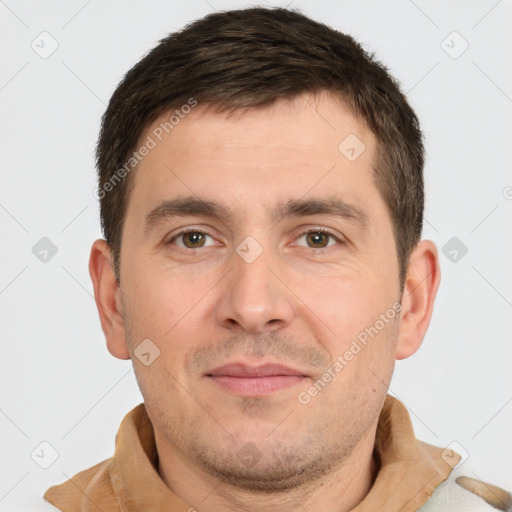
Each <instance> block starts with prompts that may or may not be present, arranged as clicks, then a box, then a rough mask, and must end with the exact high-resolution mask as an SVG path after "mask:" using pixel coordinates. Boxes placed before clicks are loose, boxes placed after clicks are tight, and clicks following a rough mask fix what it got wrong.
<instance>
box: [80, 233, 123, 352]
mask: <svg viewBox="0 0 512 512" xmlns="http://www.w3.org/2000/svg"><path fill="white" fill-rule="evenodd" d="M89 274H90V276H91V280H92V284H93V287H94V299H95V301H96V306H97V308H98V313H99V316H100V322H101V328H102V329H103V333H104V334H105V338H106V340H107V348H108V350H109V352H110V353H111V354H112V355H113V356H114V357H117V358H118V359H130V352H129V350H128V346H127V343H126V331H125V326H124V318H123V311H122V308H121V300H120V299H121V293H120V289H119V285H118V283H117V281H116V277H115V274H114V271H113V267H112V261H111V254H110V249H109V247H108V245H107V242H106V241H105V240H102V239H100V240H96V241H95V242H94V243H93V245H92V248H91V254H90V258H89Z"/></svg>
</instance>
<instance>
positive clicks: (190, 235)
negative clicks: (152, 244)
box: [169, 230, 213, 249]
mask: <svg viewBox="0 0 512 512" xmlns="http://www.w3.org/2000/svg"><path fill="white" fill-rule="evenodd" d="M206 238H210V239H212V237H211V236H210V235H208V234H207V233H204V232H202V231H192V230H191V231H181V232H180V233H178V234H177V235H175V236H173V237H172V238H171V240H169V244H174V243H176V245H177V246H178V247H182V248H184V249H201V248H202V247H207V245H213V244H211V243H210V244H206ZM212 240H213V239H212Z"/></svg>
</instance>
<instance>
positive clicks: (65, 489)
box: [43, 459, 118, 512]
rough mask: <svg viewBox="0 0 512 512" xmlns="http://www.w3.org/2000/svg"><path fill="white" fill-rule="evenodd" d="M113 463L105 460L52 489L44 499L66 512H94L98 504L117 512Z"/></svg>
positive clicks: (45, 494) (46, 493)
mask: <svg viewBox="0 0 512 512" xmlns="http://www.w3.org/2000/svg"><path fill="white" fill-rule="evenodd" d="M111 461H112V459H107V460H104V461H103V462H100V463H98V464H96V465H95V466H92V467H91V468H89V469H86V470H84V471H81V472H80V473H77V474H76V475H75V476H73V477H72V478H71V479H69V480H67V481H65V482H64V483H61V484H59V485H54V486H52V487H50V488H49V489H48V490H47V491H46V492H45V493H44V496H43V498H44V499H45V500H46V501H47V502H49V503H51V504H52V505H54V506H55V507H57V508H58V509H59V510H65V511H66V512H75V511H77V512H78V511H82V510H93V509H94V508H95V506H96V504H97V503H101V504H102V505H105V506H106V505H108V506H110V507H111V508H105V510H117V507H118V503H117V500H116V498H115V496H114V493H113V491H112V482H111V477H110V470H111ZM106 502H108V503H106ZM102 510H103V507H102Z"/></svg>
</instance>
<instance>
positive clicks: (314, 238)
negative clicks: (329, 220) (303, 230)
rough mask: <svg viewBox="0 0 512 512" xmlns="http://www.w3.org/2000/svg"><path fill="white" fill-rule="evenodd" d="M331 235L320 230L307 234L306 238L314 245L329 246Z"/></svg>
mask: <svg viewBox="0 0 512 512" xmlns="http://www.w3.org/2000/svg"><path fill="white" fill-rule="evenodd" d="M329 236H330V235H328V234H327V233H322V232H321V231H319V232H310V233H308V234H307V236H306V239H307V241H308V243H310V244H311V246H313V247H321V248H323V247H327V244H328V243H329Z"/></svg>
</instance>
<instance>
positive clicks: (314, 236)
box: [297, 230, 340, 249]
mask: <svg viewBox="0 0 512 512" xmlns="http://www.w3.org/2000/svg"><path fill="white" fill-rule="evenodd" d="M304 237H305V238H306V243H308V244H312V245H310V247H311V248H312V249H324V248H325V247H329V246H330V245H335V242H340V240H339V239H338V238H337V237H335V236H334V235H333V234H332V233H330V232H329V231H322V230H311V231H307V232H306V233H304V234H303V235H301V236H299V237H298V238H297V240H300V239H301V238H304ZM329 238H330V239H331V240H333V241H334V243H333V244H329Z"/></svg>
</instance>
